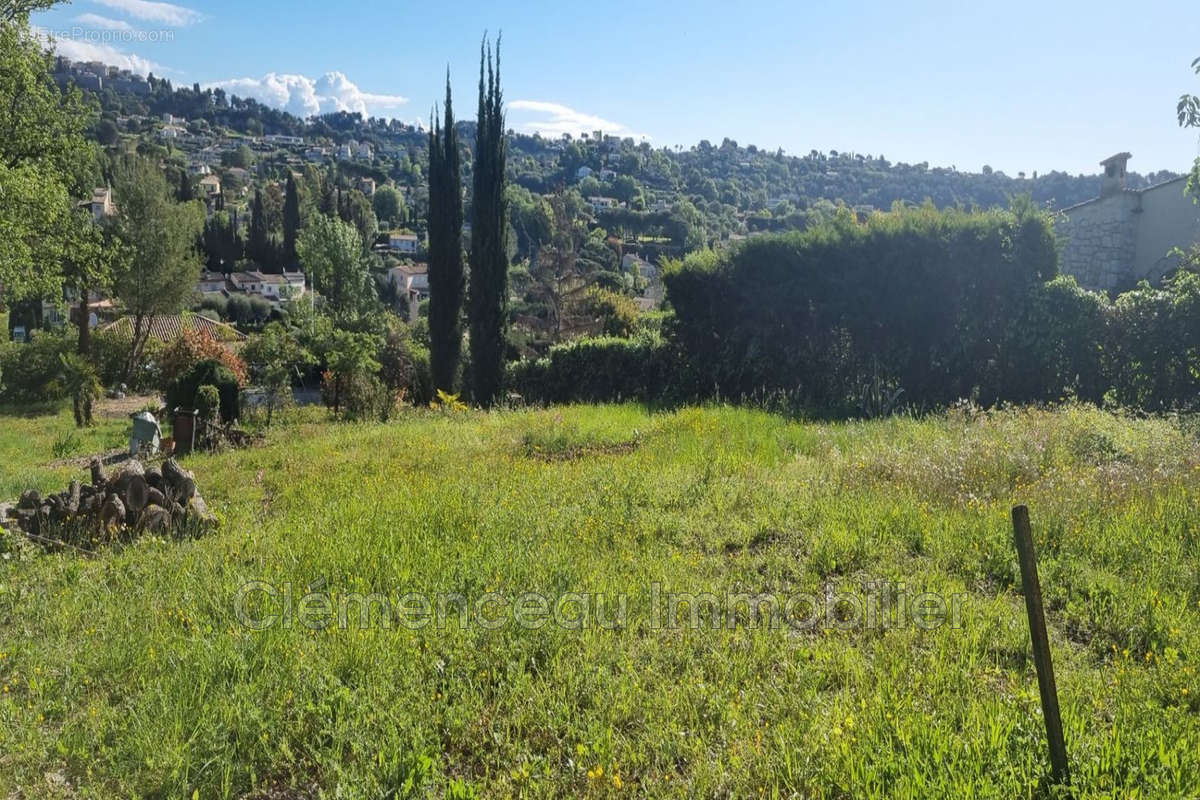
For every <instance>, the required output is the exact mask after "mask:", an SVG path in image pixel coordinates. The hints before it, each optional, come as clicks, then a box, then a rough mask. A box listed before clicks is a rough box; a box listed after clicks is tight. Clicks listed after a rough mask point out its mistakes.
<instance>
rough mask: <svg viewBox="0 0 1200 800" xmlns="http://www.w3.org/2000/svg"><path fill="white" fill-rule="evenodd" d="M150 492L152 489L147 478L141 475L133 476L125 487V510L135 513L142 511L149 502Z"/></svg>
mask: <svg viewBox="0 0 1200 800" xmlns="http://www.w3.org/2000/svg"><path fill="white" fill-rule="evenodd" d="M149 492H150V487H149V486H147V485H146V479H145V478H143V477H142V476H141V475H133V476H131V477H130V478H129V480H128V481H127V483H126V486H125V508H127V509H128V510H130V511H133V512H138V511H141V510H142V509H143V508H145V507H146V504H147V503H148V502H149V501H148V499H147V495H148V494H149Z"/></svg>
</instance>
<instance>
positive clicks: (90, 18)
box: [73, 14, 136, 33]
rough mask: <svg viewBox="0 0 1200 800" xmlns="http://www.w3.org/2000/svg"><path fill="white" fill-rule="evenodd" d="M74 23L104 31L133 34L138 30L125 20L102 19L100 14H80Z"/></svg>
mask: <svg viewBox="0 0 1200 800" xmlns="http://www.w3.org/2000/svg"><path fill="white" fill-rule="evenodd" d="M73 21H74V22H78V23H79V24H80V25H87V26H88V27H91V28H98V29H100V30H103V31H124V32H127V33H132V32H133V31H135V30H136V28H134V27H133V26H132V25H130V24H129V23H128V22H125V21H124V20H120V19H112V18H111V17H102V16H100V15H99V14H80V15H79V16H78V17H75V19H74V20H73Z"/></svg>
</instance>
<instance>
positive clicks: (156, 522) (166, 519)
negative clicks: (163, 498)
mask: <svg viewBox="0 0 1200 800" xmlns="http://www.w3.org/2000/svg"><path fill="white" fill-rule="evenodd" d="M137 529H138V532H139V533H156V534H160V535H166V534H168V533H170V532H171V512H169V511H167V510H166V509H165V508H163V507H162V506H154V505H151V506H146V510H145V511H143V512H142V514H141V517H140V518H139V519H138V525H137Z"/></svg>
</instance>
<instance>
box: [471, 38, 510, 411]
mask: <svg viewBox="0 0 1200 800" xmlns="http://www.w3.org/2000/svg"><path fill="white" fill-rule="evenodd" d="M485 46H486V58H485ZM485 65H486V67H487V81H486V83H485V81H484V66H485ZM505 155H506V153H505V141H504V111H503V107H502V96H501V92H500V40H499V39H497V40H496V61H495V65H494V66H493V63H492V51H491V46H490V45H487V42H486V39H485V40H484V42H483V43H481V44H480V46H479V121H478V126H477V128H476V131H475V170H474V175H473V178H474V182H473V190H474V191H473V194H472V199H471V259H470V266H471V279H470V291H469V293H468V298H467V300H468V305H467V315H468V317H469V318H470V323H471V325H470V327H471V373H472V379H473V388H474V399H475V402H476V403H478V404H479V405H481V406H483V407H484V408H488V407H490V406H492V405H493V404H495V402H496V398H497V396H498V395H499V394H500V386H501V382H502V380H503V377H504V351H505V333H506V330H507V327H508V246H507V245H508V215H507V210H506V203H505V201H504V161H505Z"/></svg>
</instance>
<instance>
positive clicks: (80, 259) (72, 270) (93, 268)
mask: <svg viewBox="0 0 1200 800" xmlns="http://www.w3.org/2000/svg"><path fill="white" fill-rule="evenodd" d="M67 220H68V224H69V226H70V228H69V230H68V231H67V233H68V235H69V237H70V240H71V247H70V249H69V251H68V252H67V253H66V257H65V258H64V259H63V263H62V278H63V285H64V287H65V288H68V289H71V290H72V291H73V292H74V294H75V302H76V308H75V313H76V319H75V323H76V325H78V328H79V337H78V339H77V340H76V351H77V352H78V353H79V354H80V355H83V356H86V355H88V351H89V350H90V349H91V333H92V329H91V325H90V321H89V317H90V316H91V313H90V311H89V309H88V297H89V294H90V293H91V292H92V291H93V290H96V291H104V292H107V291H109V290H111V289H112V281H113V276H114V275H115V274H117V273H118V272H120V270H121V269H122V268H123V265H124V264H125V263H126V261H127V259H128V257H129V251H128V249H127V248H126V247H124V246H123V245H122V243H121V241H120V240H119V239H118V238H117V237H116V236H115V235H114V234H113V232H112V228H111V225H109V224H108V223H107V222H105V223H104V224H103V225H101V224H97V223H96V221H95V220H94V219H93V218H92V214H91V212H90V211H88V210H87V209H86V208H84V209H76V210H74V211H73V212H71V214H70V215H69V216H68V217H67Z"/></svg>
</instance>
